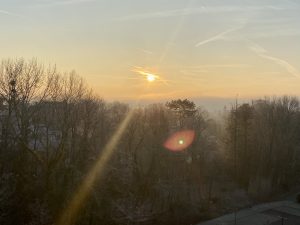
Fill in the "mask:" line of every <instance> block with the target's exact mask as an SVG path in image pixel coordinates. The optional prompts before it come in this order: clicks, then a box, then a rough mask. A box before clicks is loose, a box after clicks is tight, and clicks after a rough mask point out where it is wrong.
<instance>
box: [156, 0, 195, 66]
mask: <svg viewBox="0 0 300 225" xmlns="http://www.w3.org/2000/svg"><path fill="white" fill-rule="evenodd" d="M193 2H194V0H189V1H188V3H187V5H186V7H185V8H184V9H183V10H182V12H183V13H182V14H181V15H180V16H181V17H180V19H179V21H178V23H177V25H176V27H175V30H174V32H173V33H172V34H171V36H170V38H169V41H168V42H167V44H166V46H165V48H164V50H163V52H162V53H161V55H160V58H159V61H158V66H159V65H160V64H161V63H162V62H163V60H164V59H165V57H166V56H167V54H168V52H169V51H170V49H171V44H172V43H173V42H174V40H175V39H176V37H177V36H178V33H179V32H180V30H181V29H182V27H183V24H184V22H185V16H186V15H188V11H189V10H188V9H189V7H190V5H192V3H193Z"/></svg>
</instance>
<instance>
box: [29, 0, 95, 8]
mask: <svg viewBox="0 0 300 225" xmlns="http://www.w3.org/2000/svg"><path fill="white" fill-rule="evenodd" d="M94 1H95V0H57V1H50V0H39V1H38V3H37V4H35V5H33V6H34V7H47V6H59V5H72V4H80V3H88V2H94Z"/></svg>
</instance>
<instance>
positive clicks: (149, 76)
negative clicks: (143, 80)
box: [147, 73, 156, 82]
mask: <svg viewBox="0 0 300 225" xmlns="http://www.w3.org/2000/svg"><path fill="white" fill-rule="evenodd" d="M147 80H148V81H149V82H153V81H155V80H156V76H155V75H153V74H150V73H149V74H147Z"/></svg>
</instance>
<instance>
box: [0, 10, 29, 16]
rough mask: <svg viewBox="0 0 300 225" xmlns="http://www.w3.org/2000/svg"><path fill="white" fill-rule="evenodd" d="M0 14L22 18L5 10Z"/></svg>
mask: <svg viewBox="0 0 300 225" xmlns="http://www.w3.org/2000/svg"><path fill="white" fill-rule="evenodd" d="M0 14H5V15H8V16H15V17H23V16H22V15H20V14H17V13H13V12H9V11H6V10H0Z"/></svg>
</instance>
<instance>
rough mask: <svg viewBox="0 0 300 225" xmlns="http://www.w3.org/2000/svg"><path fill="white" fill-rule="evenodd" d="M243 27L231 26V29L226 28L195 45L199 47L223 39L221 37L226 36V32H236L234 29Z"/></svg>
mask: <svg viewBox="0 0 300 225" xmlns="http://www.w3.org/2000/svg"><path fill="white" fill-rule="evenodd" d="M242 28H243V26H240V27H235V28H231V29H228V30H225V31H223V32H221V33H218V34H217V35H215V36H213V37H211V38H208V39H206V40H204V41H201V42H199V43H197V44H196V45H195V47H199V46H202V45H205V44H208V43H210V42H213V41H217V40H221V39H223V38H224V37H225V35H226V34H229V33H231V32H234V31H236V30H239V29H242Z"/></svg>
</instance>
